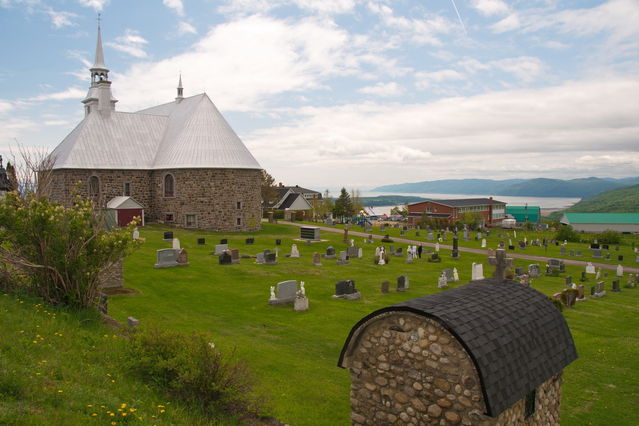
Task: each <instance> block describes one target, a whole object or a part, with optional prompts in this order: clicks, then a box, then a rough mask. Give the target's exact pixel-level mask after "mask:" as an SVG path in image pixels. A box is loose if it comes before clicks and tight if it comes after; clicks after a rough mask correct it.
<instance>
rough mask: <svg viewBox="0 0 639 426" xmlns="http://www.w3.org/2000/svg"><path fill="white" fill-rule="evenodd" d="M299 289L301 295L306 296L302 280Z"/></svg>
mask: <svg viewBox="0 0 639 426" xmlns="http://www.w3.org/2000/svg"><path fill="white" fill-rule="evenodd" d="M300 291H301V292H302V297H306V289H305V288H304V281H300Z"/></svg>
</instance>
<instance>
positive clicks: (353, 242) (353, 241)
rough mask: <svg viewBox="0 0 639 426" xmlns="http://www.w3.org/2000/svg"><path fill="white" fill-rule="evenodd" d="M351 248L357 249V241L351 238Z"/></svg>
mask: <svg viewBox="0 0 639 426" xmlns="http://www.w3.org/2000/svg"><path fill="white" fill-rule="evenodd" d="M351 247H355V239H354V238H351Z"/></svg>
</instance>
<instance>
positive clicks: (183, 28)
mask: <svg viewBox="0 0 639 426" xmlns="http://www.w3.org/2000/svg"><path fill="white" fill-rule="evenodd" d="M184 34H197V30H196V29H195V27H194V26H193V25H191V24H189V23H188V22H186V21H180V22H179V23H178V35H184Z"/></svg>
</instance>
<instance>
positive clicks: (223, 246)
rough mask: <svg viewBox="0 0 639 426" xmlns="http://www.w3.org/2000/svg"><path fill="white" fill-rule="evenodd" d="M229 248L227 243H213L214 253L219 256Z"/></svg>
mask: <svg viewBox="0 0 639 426" xmlns="http://www.w3.org/2000/svg"><path fill="white" fill-rule="evenodd" d="M228 249H229V245H228V244H216V245H215V255H216V256H219V255H221V254H222V253H224V252H225V251H226V250H228Z"/></svg>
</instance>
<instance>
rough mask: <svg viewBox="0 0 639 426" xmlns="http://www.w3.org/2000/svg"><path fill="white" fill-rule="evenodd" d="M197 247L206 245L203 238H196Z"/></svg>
mask: <svg viewBox="0 0 639 426" xmlns="http://www.w3.org/2000/svg"><path fill="white" fill-rule="evenodd" d="M197 245H198V246H203V245H206V239H204V238H198V239H197Z"/></svg>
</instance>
